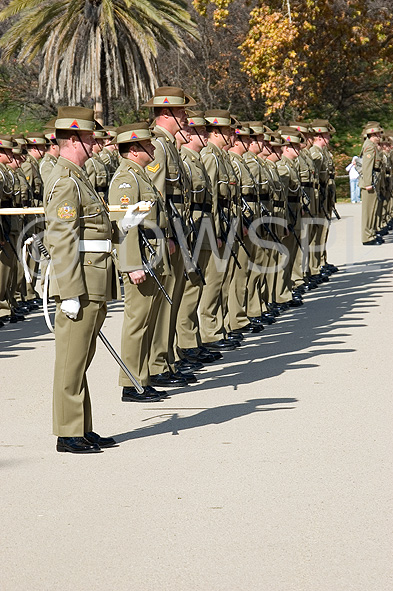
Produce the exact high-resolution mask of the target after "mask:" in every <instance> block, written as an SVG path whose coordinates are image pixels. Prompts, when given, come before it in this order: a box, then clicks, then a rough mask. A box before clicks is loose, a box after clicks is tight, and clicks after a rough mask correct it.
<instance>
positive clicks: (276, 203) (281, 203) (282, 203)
mask: <svg viewBox="0 0 393 591" xmlns="http://www.w3.org/2000/svg"><path fill="white" fill-rule="evenodd" d="M273 207H285V201H273Z"/></svg>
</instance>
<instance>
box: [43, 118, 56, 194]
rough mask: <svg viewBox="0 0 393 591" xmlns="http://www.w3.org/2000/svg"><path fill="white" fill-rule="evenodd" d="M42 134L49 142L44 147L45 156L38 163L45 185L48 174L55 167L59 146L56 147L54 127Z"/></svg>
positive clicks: (46, 129) (47, 128)
mask: <svg viewBox="0 0 393 591" xmlns="http://www.w3.org/2000/svg"><path fill="white" fill-rule="evenodd" d="M53 124H54V121H53ZM44 133H45V138H46V139H47V141H48V142H49V144H48V145H47V146H46V152H45V156H44V157H43V159H42V160H41V162H40V175H41V178H42V182H43V183H44V184H45V183H46V181H47V179H48V177H49V175H50V173H51V172H52V170H53V169H54V167H55V166H56V162H57V159H58V157H59V146H58V145H57V141H56V130H55V129H54V127H46V128H45V131H44Z"/></svg>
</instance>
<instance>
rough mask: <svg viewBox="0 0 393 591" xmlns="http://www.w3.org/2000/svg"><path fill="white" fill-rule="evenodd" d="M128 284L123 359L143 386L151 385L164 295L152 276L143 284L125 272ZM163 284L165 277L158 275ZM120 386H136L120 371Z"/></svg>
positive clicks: (125, 286) (124, 281) (125, 300)
mask: <svg viewBox="0 0 393 591" xmlns="http://www.w3.org/2000/svg"><path fill="white" fill-rule="evenodd" d="M122 277H123V285H124V318H123V327H122V333H121V358H122V360H123V361H124V363H125V364H126V366H127V368H128V369H129V370H130V372H131V373H132V374H133V375H134V376H135V377H136V379H137V380H138V381H139V383H140V384H141V385H142V386H147V385H148V384H149V357H150V351H151V342H152V337H153V333H154V327H155V325H156V322H157V316H158V313H159V310H160V306H161V305H162V299H163V296H162V294H161V292H160V290H159V289H158V286H157V284H156V283H155V281H154V280H153V279H152V278H151V277H150V276H149V275H148V276H147V277H146V281H144V282H143V283H140V284H139V285H134V284H133V283H131V279H130V278H129V276H128V274H127V273H122ZM157 277H158V279H159V280H160V281H161V283H162V279H163V278H162V276H161V275H157ZM119 385H120V386H123V387H124V386H133V384H132V382H131V381H130V379H129V378H128V377H127V376H126V374H125V373H124V372H123V371H122V370H120V375H119Z"/></svg>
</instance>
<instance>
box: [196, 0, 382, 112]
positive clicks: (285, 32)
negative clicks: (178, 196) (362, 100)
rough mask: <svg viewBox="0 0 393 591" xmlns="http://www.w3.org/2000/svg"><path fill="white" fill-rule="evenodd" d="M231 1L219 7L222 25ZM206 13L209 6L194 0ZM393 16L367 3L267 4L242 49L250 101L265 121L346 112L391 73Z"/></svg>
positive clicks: (254, 17)
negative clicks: (284, 115) (288, 114)
mask: <svg viewBox="0 0 393 591" xmlns="http://www.w3.org/2000/svg"><path fill="white" fill-rule="evenodd" d="M230 3H231V0H215V2H212V4H213V6H214V7H215V9H214V13H213V18H214V19H215V23H216V25H217V26H222V23H223V22H224V23H225V18H226V15H227V14H228V8H229V5H230ZM194 4H195V5H196V7H197V9H199V10H200V11H201V12H202V13H203V11H204V13H205V14H206V10H207V6H208V5H209V4H210V2H209V0H194ZM391 37H393V35H392V16H391V12H390V11H388V10H387V9H386V8H385V7H384V6H383V3H381V4H378V3H375V0H373V3H371V1H370V0H290V1H284V2H283V1H282V0H270V1H269V2H260V4H259V5H258V6H257V7H256V8H254V9H253V10H252V11H251V13H250V20H249V28H248V33H247V34H246V36H245V38H244V41H243V42H242V43H241V45H240V50H241V53H242V56H243V65H242V67H243V70H244V71H245V72H246V74H247V76H248V78H249V82H250V89H251V94H252V96H253V98H254V99H261V100H263V102H264V104H265V115H266V116H269V115H272V114H275V113H279V112H281V113H284V112H286V111H288V109H289V110H290V111H291V112H292V113H293V114H298V115H302V114H305V113H306V112H307V111H308V112H309V111H310V109H311V110H312V109H313V108H315V109H321V108H323V109H327V110H330V111H331V110H334V109H337V108H341V107H345V106H346V104H347V103H350V102H351V100H352V101H353V97H354V96H355V95H356V94H358V95H361V94H362V93H363V94H364V93H365V92H367V91H368V90H370V89H371V90H372V89H373V88H376V87H377V86H378V84H379V85H380V83H381V76H382V77H383V76H384V75H385V76H386V77H387V78H388V79H390V78H391V76H390V74H391V73H392V71H393V51H392V43H391Z"/></svg>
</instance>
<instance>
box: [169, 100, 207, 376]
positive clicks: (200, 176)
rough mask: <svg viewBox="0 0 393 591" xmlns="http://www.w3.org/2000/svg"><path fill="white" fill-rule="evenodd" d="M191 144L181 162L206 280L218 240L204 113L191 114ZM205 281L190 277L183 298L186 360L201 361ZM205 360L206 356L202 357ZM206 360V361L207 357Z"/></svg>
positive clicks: (181, 338)
mask: <svg viewBox="0 0 393 591" xmlns="http://www.w3.org/2000/svg"><path fill="white" fill-rule="evenodd" d="M185 131H186V132H187V133H188V135H189V138H190V141H189V142H188V143H187V144H184V145H183V146H182V148H181V154H180V155H181V158H182V160H183V164H184V169H185V171H186V173H187V175H188V177H189V180H190V186H191V204H190V217H191V218H192V222H190V223H191V227H192V229H193V233H192V240H191V250H192V252H193V255H194V258H195V259H196V261H197V263H198V265H199V268H200V270H201V272H202V276H203V277H205V276H206V270H207V267H208V264H209V261H210V259H211V257H212V245H213V247H214V248H216V243H217V236H216V233H215V223H216V222H215V220H214V219H213V211H212V189H211V184H210V178H209V175H208V174H207V171H206V169H205V166H204V164H203V162H202V160H201V156H200V152H201V150H202V149H203V148H204V147H205V145H206V142H207V131H206V120H205V118H204V113H203V111H188V119H187V128H186V129H185ZM203 289H204V286H203V283H202V279H201V277H200V276H199V275H198V274H196V273H190V274H189V281H186V284H185V288H184V293H183V298H182V300H181V302H180V307H179V313H178V316H177V325H176V332H177V345H178V347H179V349H180V354H181V355H182V356H183V357H184V356H185V357H187V355H189V356H191V357H198V356H199V357H201V355H202V354H201V352H200V349H199V348H200V346H201V344H202V337H201V335H200V325H199V319H198V313H197V312H198V306H199V302H200V300H201V297H202V293H203ZM202 356H203V355H202ZM205 359H206V357H205ZM186 366H187V362H184V361H180V363H179V364H178V367H179V369H180V370H181V369H182V367H186Z"/></svg>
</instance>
